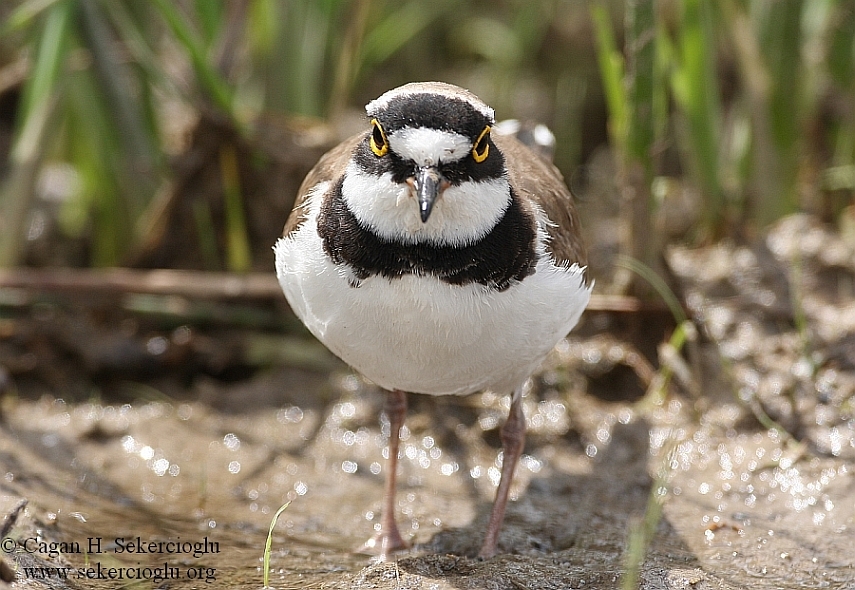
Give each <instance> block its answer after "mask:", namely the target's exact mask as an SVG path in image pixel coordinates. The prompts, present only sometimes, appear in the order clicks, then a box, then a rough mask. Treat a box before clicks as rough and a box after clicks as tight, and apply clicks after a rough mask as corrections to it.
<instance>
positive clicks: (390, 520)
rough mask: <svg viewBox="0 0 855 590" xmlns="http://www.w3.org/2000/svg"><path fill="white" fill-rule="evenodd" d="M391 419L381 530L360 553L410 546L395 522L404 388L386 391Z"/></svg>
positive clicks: (386, 551) (386, 407) (404, 405)
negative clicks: (402, 389)
mask: <svg viewBox="0 0 855 590" xmlns="http://www.w3.org/2000/svg"><path fill="white" fill-rule="evenodd" d="M383 411H384V412H385V413H386V417H387V418H388V419H389V458H388V460H387V461H386V485H385V488H384V490H383V505H382V513H381V516H380V530H379V531H377V532H376V533H375V534H374V535H373V536H372V537H371V538H370V539H368V540H367V541H365V543H364V544H363V545H362V546H361V547H360V548H359V549H357V552H359V553H372V554H373V553H379V555H380V556H382V557H386V556H388V555H389V554H390V553H392V552H393V551H398V550H400V549H406V548H407V547H409V545H407V542H406V541H404V538H403V537H401V533H400V531H398V524H397V523H396V522H395V492H396V488H397V485H396V479H395V477H396V475H397V473H398V445H399V442H400V436H401V427H402V426H403V425H404V417H405V416H406V415H407V394H406V393H404V392H403V391H398V390H395V391H390V392H388V393H387V394H386V404H385V405H384V407H383Z"/></svg>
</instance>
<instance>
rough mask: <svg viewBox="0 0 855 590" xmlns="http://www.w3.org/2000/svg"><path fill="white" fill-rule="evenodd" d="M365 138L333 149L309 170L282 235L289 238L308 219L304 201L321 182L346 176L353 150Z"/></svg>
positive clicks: (353, 138)
mask: <svg viewBox="0 0 855 590" xmlns="http://www.w3.org/2000/svg"><path fill="white" fill-rule="evenodd" d="M364 137H365V132H363V133H359V134H358V135H354V136H353V137H350V138H348V139H345V140H344V141H343V142H341V143H340V144H338V145H337V146H335V147H334V148H333V149H331V150H330V151H328V152H327V153H325V154H324V155H323V156H321V159H320V160H318V163H317V164H315V167H314V168H312V169H311V170H309V173H308V174H307V175H306V178H305V179H304V180H303V184H301V185H300V190H299V191H297V198H296V199H295V200H294V208H293V209H291V215H289V216H288V221H286V222H285V229H284V230H282V235H283V236H287V235H288V234H290V233H291V232H292V231H294V230H296V229H297V228H298V227H300V224H302V223H303V221H304V220H305V219H306V215H307V213H308V212H307V211H306V209H305V207H303V206H302V205H303V201H305V200H306V197H307V196H308V194H309V191H311V190H312V189H313V188H314V187H315V186H317V185H318V184H319V183H321V182H326V181H335V180H338V178H339V176H341V175H342V174H344V170H345V168H347V163H348V162H349V161H350V157H351V156H352V155H353V150H354V149H356V146H357V145H358V144H359V142H360V141H362V139H363V138H364Z"/></svg>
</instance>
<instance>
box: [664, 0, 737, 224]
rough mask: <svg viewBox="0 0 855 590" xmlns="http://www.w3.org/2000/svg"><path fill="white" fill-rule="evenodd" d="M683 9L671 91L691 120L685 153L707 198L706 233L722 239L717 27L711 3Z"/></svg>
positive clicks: (689, 2)
mask: <svg viewBox="0 0 855 590" xmlns="http://www.w3.org/2000/svg"><path fill="white" fill-rule="evenodd" d="M681 6H682V13H681V18H680V25H679V27H678V39H677V42H676V44H675V57H676V63H675V67H674V72H673V74H672V78H671V86H672V90H673V93H674V98H675V100H676V103H677V106H678V107H679V109H680V112H681V113H682V115H683V117H684V120H685V133H684V134H683V135H682V139H683V142H684V150H685V151H686V153H687V155H688V159H689V163H690V169H691V170H692V171H693V174H694V176H695V178H696V179H697V182H698V184H699V188H700V189H701V191H702V192H703V195H704V200H705V206H704V211H705V212H706V219H705V220H704V225H705V229H706V230H707V231H708V232H709V231H711V232H713V233H714V234H717V233H719V232H720V231H721V230H722V221H723V219H724V214H725V210H724V205H725V203H724V195H723V193H722V190H721V185H720V183H719V178H718V174H719V157H718V153H719V136H718V133H719V129H720V128H721V105H720V104H719V89H718V77H717V73H716V69H715V62H714V56H715V44H714V37H713V31H714V26H715V23H714V19H713V11H712V6H711V4H710V2H709V0H685V2H683V3H682V4H681Z"/></svg>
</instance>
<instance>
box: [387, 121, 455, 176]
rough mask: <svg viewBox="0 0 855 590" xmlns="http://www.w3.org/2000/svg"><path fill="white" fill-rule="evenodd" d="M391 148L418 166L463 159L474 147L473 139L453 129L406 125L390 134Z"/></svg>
mask: <svg viewBox="0 0 855 590" xmlns="http://www.w3.org/2000/svg"><path fill="white" fill-rule="evenodd" d="M389 148H390V149H391V150H392V151H393V152H395V153H396V154H398V155H399V156H400V157H402V158H404V159H406V160H412V161H413V162H415V163H416V165H418V166H433V165H436V164H439V163H440V162H456V161H457V160H459V159H461V158H462V157H463V156H465V155H466V154H468V153H469V150H471V149H472V141H471V140H470V139H469V138H468V137H466V136H464V135H460V134H459V133H454V132H453V131H440V130H439V129H430V128H428V127H405V128H403V129H400V130H398V131H395V132H394V133H391V134H389Z"/></svg>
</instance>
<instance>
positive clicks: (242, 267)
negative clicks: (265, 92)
mask: <svg viewBox="0 0 855 590" xmlns="http://www.w3.org/2000/svg"><path fill="white" fill-rule="evenodd" d="M220 170H221V174H222V180H223V194H224V197H225V208H226V263H227V264H228V268H229V270H231V271H234V272H246V271H248V270H250V268H251V266H252V256H251V254H250V246H249V236H248V235H247V229H246V216H245V215H244V211H243V198H242V195H241V188H240V171H239V169H238V161H237V153H236V151H235V148H234V147H233V146H231V145H226V146H223V147H222V148H221V149H220Z"/></svg>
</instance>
